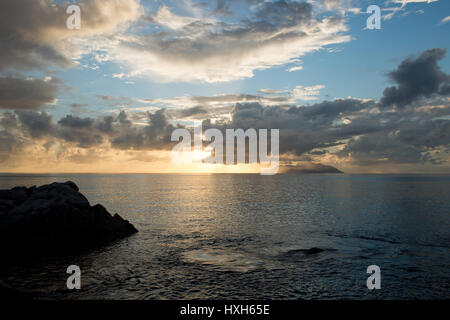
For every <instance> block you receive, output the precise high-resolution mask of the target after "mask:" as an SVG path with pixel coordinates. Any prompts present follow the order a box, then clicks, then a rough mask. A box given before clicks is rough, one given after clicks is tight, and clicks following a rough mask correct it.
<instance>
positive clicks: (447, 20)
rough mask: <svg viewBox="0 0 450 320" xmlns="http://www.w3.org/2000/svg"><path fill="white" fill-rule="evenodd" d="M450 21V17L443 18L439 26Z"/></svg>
mask: <svg viewBox="0 0 450 320" xmlns="http://www.w3.org/2000/svg"><path fill="white" fill-rule="evenodd" d="M449 21H450V16H447V17H445V18H444V19H442V20H441V23H440V24H444V23H447V22H449Z"/></svg>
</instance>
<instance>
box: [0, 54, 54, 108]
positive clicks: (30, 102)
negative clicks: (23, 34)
mask: <svg viewBox="0 0 450 320" xmlns="http://www.w3.org/2000/svg"><path fill="white" fill-rule="evenodd" d="M0 51H1V50H0ZM60 86H61V82H60V81H59V80H58V79H55V78H52V79H50V80H42V79H25V78H12V77H3V78H0V109H12V110H31V109H39V108H42V107H44V106H45V105H46V104H48V103H52V102H54V101H55V97H56V95H57V93H58V91H59V88H60Z"/></svg>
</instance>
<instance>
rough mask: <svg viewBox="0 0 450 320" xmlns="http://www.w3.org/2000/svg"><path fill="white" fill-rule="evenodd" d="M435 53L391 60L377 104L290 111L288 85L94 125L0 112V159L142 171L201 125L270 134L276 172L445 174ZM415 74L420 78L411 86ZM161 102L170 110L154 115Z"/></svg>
mask: <svg viewBox="0 0 450 320" xmlns="http://www.w3.org/2000/svg"><path fill="white" fill-rule="evenodd" d="M444 55H445V50H442V49H431V50H427V51H425V52H423V53H422V54H421V55H419V56H418V57H410V58H408V59H406V60H404V61H403V62H401V63H400V65H399V66H398V67H397V68H396V69H395V70H393V71H392V72H391V73H389V77H390V78H391V79H392V80H393V81H395V82H396V86H394V87H391V88H394V89H391V88H388V90H387V91H385V95H384V96H383V97H382V99H381V100H380V101H379V102H377V101H374V100H370V99H358V98H337V99H334V100H332V101H322V102H318V103H314V104H310V105H304V104H300V105H297V104H294V103H292V101H294V102H295V100H294V97H295V94H294V93H293V92H294V90H295V89H299V90H300V92H301V94H302V95H303V96H304V95H305V94H304V92H303V91H305V88H308V87H300V88H299V87H297V88H295V89H293V90H271V89H264V90H262V94H261V95H249V94H230V95H219V96H212V97H207V96H183V97H177V98H173V99H166V100H165V101H162V100H159V99H153V100H144V101H141V103H149V104H150V105H152V107H153V108H156V109H155V110H154V111H152V112H144V111H142V110H127V111H120V112H118V113H112V114H108V115H104V116H101V117H97V118H91V117H77V116H75V115H67V116H64V117H62V118H60V119H59V120H54V119H53V116H51V115H50V114H48V113H47V112H45V111H34V110H31V111H30V110H27V111H23V110H16V111H15V112H9V111H6V112H4V113H3V114H2V115H1V116H0V127H1V128H2V129H0V161H3V163H2V165H3V164H7V165H13V164H15V163H17V162H20V159H24V158H26V157H28V156H30V157H31V156H33V157H36V159H37V158H39V157H42V158H45V157H44V155H46V154H56V155H57V157H58V159H65V161H76V162H77V163H84V162H86V161H88V160H89V159H91V160H92V161H97V160H95V159H97V158H95V153H98V152H100V150H101V154H102V155H106V154H107V155H114V154H115V153H116V154H119V153H120V154H122V155H123V156H125V155H124V153H127V154H128V153H129V154H130V155H129V159H134V160H133V161H136V160H138V161H139V162H143V163H145V162H147V161H151V160H152V159H157V158H158V157H156V158H155V157H154V154H151V155H149V154H146V152H152V151H157V150H159V151H160V152H168V151H169V150H170V149H171V147H172V146H173V145H174V143H173V142H172V141H171V139H170V137H171V134H172V132H173V130H174V129H175V128H177V127H182V126H181V124H180V123H183V121H182V120H185V119H201V120H203V128H204V130H206V129H208V128H218V129H220V130H222V131H224V130H225V129H227V128H230V129H237V128H242V129H249V128H255V129H267V128H268V129H271V128H276V129H280V152H281V154H282V158H283V159H285V160H283V161H284V162H285V163H284V164H286V165H296V162H302V161H303V162H304V161H309V162H313V163H322V164H326V165H331V166H334V167H337V168H339V169H343V171H347V169H348V168H350V169H352V168H363V169H361V170H363V171H367V170H374V168H379V170H387V169H388V168H392V167H393V166H411V167H408V168H417V166H422V168H424V167H426V168H433V169H432V170H436V171H439V170H441V171H445V170H448V167H449V163H450V157H449V154H450V148H449V145H450V122H449V119H450V118H449V117H450V99H449V98H448V96H447V95H448V91H447V90H448V89H446V88H447V87H446V86H447V82H445V81H448V76H447V75H446V74H445V73H443V72H442V71H441V70H440V68H439V66H438V65H437V62H438V61H439V60H440V59H442V58H443V56H444ZM416 74H420V75H422V76H423V79H424V80H423V81H422V80H420V81H418V80H417V79H416V77H414V76H415V75H416ZM446 79H447V80H446ZM318 89H320V88H312V89H309V90H306V91H307V92H311V91H312V92H314V91H315V90H318ZM393 92H394V93H393ZM314 95H315V93H314ZM314 95H313V96H314ZM306 97H310V95H306ZM270 99H281V102H280V103H275V101H274V100H270ZM236 101H238V102H236ZM265 102H270V103H271V104H265ZM163 103H166V104H167V105H162V106H163V107H165V108H167V107H168V106H169V105H170V106H171V108H169V109H159V108H158V107H157V106H158V105H159V106H160V107H161V104H163ZM177 103H179V104H178V105H177ZM211 106H213V107H211ZM394 106H395V107H394ZM175 107H177V108H175ZM393 107H394V108H393ZM136 152H138V153H136ZM131 154H132V155H131ZM42 161H44V160H42ZM98 161H100V160H98ZM155 161H157V160H155ZM36 163H38V160H36ZM414 166H415V167H414ZM430 170H431V169H430Z"/></svg>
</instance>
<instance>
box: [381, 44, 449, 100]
mask: <svg viewBox="0 0 450 320" xmlns="http://www.w3.org/2000/svg"><path fill="white" fill-rule="evenodd" d="M446 53H447V50H446V49H431V50H427V51H425V52H423V53H422V54H421V55H420V56H419V57H418V58H408V59H406V60H404V61H403V62H402V63H401V64H400V65H399V66H398V68H397V69H396V70H394V71H392V72H390V73H389V78H391V79H392V80H393V81H394V82H395V83H396V84H397V86H394V87H389V88H386V89H385V90H384V92H383V97H382V98H381V101H380V105H381V106H382V107H389V106H396V107H397V108H400V109H401V108H403V107H405V106H407V105H409V104H411V103H412V102H414V101H415V100H417V99H419V98H423V97H425V98H429V97H431V96H432V95H435V94H437V95H448V94H450V75H448V74H446V73H445V72H443V71H442V70H441V68H440V67H439V65H438V61H439V60H442V59H443V58H444V57H445V54H446Z"/></svg>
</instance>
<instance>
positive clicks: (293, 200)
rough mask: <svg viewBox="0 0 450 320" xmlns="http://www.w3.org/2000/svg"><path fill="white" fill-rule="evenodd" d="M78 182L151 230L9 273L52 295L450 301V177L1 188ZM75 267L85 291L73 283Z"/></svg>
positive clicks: (145, 178)
mask: <svg viewBox="0 0 450 320" xmlns="http://www.w3.org/2000/svg"><path fill="white" fill-rule="evenodd" d="M66 180H73V181H75V182H76V183H77V184H78V185H79V187H80V191H81V192H82V193H83V194H85V195H86V196H87V198H88V199H89V200H90V202H91V204H95V203H101V204H103V205H104V206H105V207H106V208H107V209H108V210H109V211H110V212H111V213H115V212H117V213H119V214H120V215H122V216H123V217H124V218H126V219H129V220H130V221H131V222H132V223H133V224H134V225H135V226H136V227H137V228H138V229H139V231H140V232H139V233H138V234H136V235H134V236H131V237H129V238H126V239H123V240H121V241H118V242H116V243H114V244H112V245H110V246H107V247H105V248H99V249H97V250H94V251H90V252H87V253H84V254H77V255H72V256H67V257H64V258H50V259H47V260H46V261H41V262H40V261H37V262H35V263H33V264H32V265H27V266H23V267H17V268H14V269H13V270H6V271H4V272H5V274H4V275H3V278H4V279H5V280H7V281H9V282H11V283H12V284H14V285H15V286H16V287H18V288H26V289H33V290H38V291H40V292H42V296H43V297H44V298H75V299H78V298H80V299H82V298H101V299H103V298H119V299H134V298H149V299H185V298H188V299H191V298H192V299H202V298H243V299H262V298H268V299H269V298H271V299H302V298H306V299H307V298H313V299H318V298H374V297H377V298H426V299H431V298H450V295H449V294H450V290H449V289H450V288H449V287H450V276H449V275H448V267H449V266H450V253H449V248H450V215H449V212H450V210H449V209H450V208H449V205H448V203H449V201H448V194H447V193H448V190H449V187H450V177H449V176H413V175H411V176H408V175H404V176H390V175H386V176H372V175H354V176H352V175H278V176H272V177H263V176H260V175H227V174H218V175H75V176H71V175H56V176H47V175H31V176H25V175H2V177H1V179H0V187H1V188H10V187H13V186H16V185H26V186H31V185H42V184H46V183H50V182H53V181H66ZM314 247H315V248H321V249H324V250H323V251H320V252H309V251H308V250H307V249H310V248H314ZM71 264H77V265H79V266H80V267H81V270H82V283H83V290H82V291H81V292H68V291H67V290H66V289H65V279H66V274H65V269H66V268H67V266H68V265H71ZM371 264H376V265H379V266H380V267H381V270H382V277H383V278H382V279H383V282H382V283H383V289H382V290H379V291H377V292H369V291H368V290H367V288H366V286H365V283H366V279H367V275H366V268H367V266H369V265H371Z"/></svg>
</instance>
